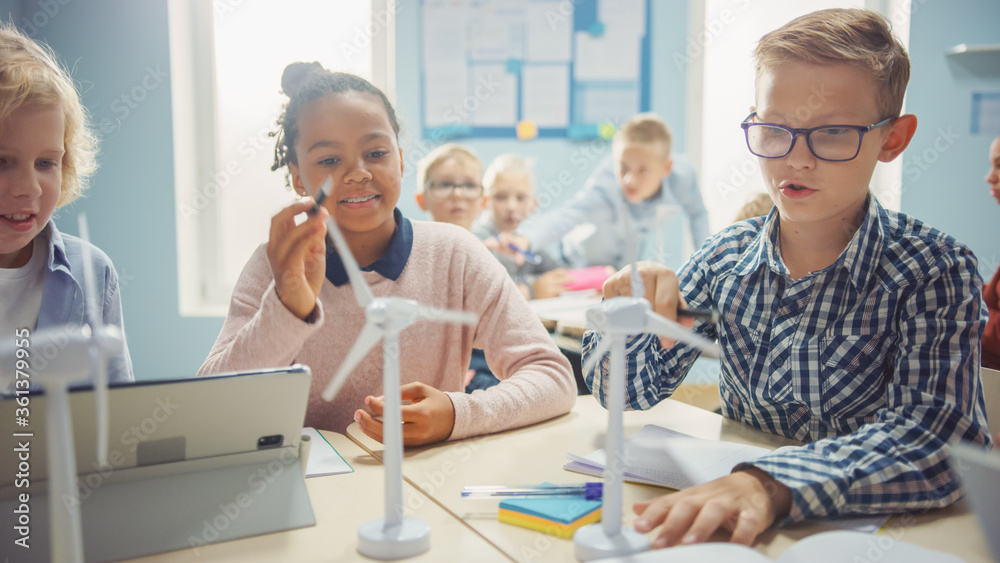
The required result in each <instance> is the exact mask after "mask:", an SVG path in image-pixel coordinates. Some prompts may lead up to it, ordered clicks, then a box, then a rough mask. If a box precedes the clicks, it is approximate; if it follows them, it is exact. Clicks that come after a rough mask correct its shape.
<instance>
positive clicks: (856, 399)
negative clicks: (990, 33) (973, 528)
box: [584, 10, 992, 547]
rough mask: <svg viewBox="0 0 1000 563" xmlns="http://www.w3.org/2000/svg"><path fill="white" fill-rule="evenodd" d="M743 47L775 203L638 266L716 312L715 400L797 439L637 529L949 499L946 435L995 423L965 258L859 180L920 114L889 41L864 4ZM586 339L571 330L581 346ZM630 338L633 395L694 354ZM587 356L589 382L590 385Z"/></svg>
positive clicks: (635, 401)
mask: <svg viewBox="0 0 1000 563" xmlns="http://www.w3.org/2000/svg"><path fill="white" fill-rule="evenodd" d="M754 58H755V61H756V80H755V86H756V88H755V90H756V93H755V98H756V107H755V108H754V112H753V113H751V114H750V115H749V116H748V117H747V119H746V120H744V122H743V124H742V127H743V129H744V131H745V135H746V139H747V146H748V148H749V150H750V152H751V153H752V154H754V155H756V156H757V157H758V158H759V159H760V164H761V173H762V175H763V177H764V183H765V185H766V187H767V190H768V193H769V194H770V195H771V197H772V198H773V200H774V203H775V206H776V208H775V209H773V210H771V212H770V213H769V214H768V216H767V217H758V218H754V219H749V220H747V221H743V222H740V223H737V224H735V225H732V226H730V227H729V228H727V229H726V230H724V231H722V232H721V233H719V234H717V235H716V236H715V237H714V238H713V239H712V240H711V241H709V242H708V243H707V244H706V245H705V246H704V247H703V248H702V249H701V250H700V251H698V252H697V253H695V254H694V256H692V257H691V259H690V260H689V261H688V263H687V264H685V265H684V267H683V268H681V270H680V272H679V274H676V275H675V274H674V272H672V271H670V270H668V269H667V268H665V267H663V266H662V265H659V264H653V263H643V264H640V265H639V268H640V271H641V272H642V274H643V278H644V280H645V282H646V285H645V289H646V295H645V297H646V298H647V299H648V300H649V301H650V302H651V303H652V304H653V308H654V310H655V311H656V312H658V313H659V314H661V315H664V316H665V317H667V318H670V319H676V318H677V311H678V308H679V307H684V306H692V307H700V308H709V309H714V310H716V311H719V313H720V314H721V315H722V318H721V320H720V321H719V322H718V324H708V323H701V324H698V325H695V326H694V329H695V330H696V331H697V332H698V333H700V334H702V335H704V336H706V337H708V338H710V339H716V338H717V339H718V340H719V344H720V345H721V347H722V349H723V355H722V363H721V367H722V370H721V379H720V393H721V398H722V410H723V414H724V415H725V416H727V417H729V418H731V419H734V420H737V421H740V422H743V423H746V424H749V425H751V426H754V427H756V428H759V429H761V430H765V431H768V432H773V433H775V434H780V435H782V436H786V437H788V438H792V439H795V440H798V441H801V442H804V443H805V445H803V446H800V447H795V448H781V449H780V450H778V451H775V452H773V453H770V454H768V455H765V456H763V457H761V458H759V459H757V460H755V461H753V462H750V463H744V464H740V465H738V466H736V467H735V468H734V469H733V472H732V473H731V474H730V475H727V476H726V477H722V478H720V479H716V480H715V481H712V482H710V483H706V484H703V485H698V486H695V487H691V488H688V489H685V490H682V491H679V492H676V493H673V494H668V495H664V496H661V497H659V498H656V499H653V500H651V501H649V502H641V503H637V504H635V505H634V506H633V510H634V511H635V512H636V514H638V515H639V518H638V519H637V520H636V521H635V527H636V530H638V531H640V532H648V531H651V530H653V529H654V528H656V527H658V526H661V525H662V527H661V528H660V531H659V534H658V537H657V538H656V540H655V541H654V546H656V547H666V546H669V545H676V544H680V543H685V544H687V543H697V542H703V541H705V540H706V539H708V538H709V536H711V534H712V533H713V532H714V531H716V529H718V528H726V529H729V530H731V531H732V536H731V538H730V539H731V541H733V542H738V543H745V544H750V543H752V542H753V540H754V539H755V538H756V537H757V536H758V535H759V534H760V533H761V532H763V531H764V530H766V529H767V528H768V527H769V526H771V525H772V524H774V523H779V524H789V523H793V522H798V521H801V520H804V519H807V518H824V517H833V516H841V515H847V514H888V513H895V512H901V511H913V510H922V509H929V508H934V507H941V506H946V505H948V504H951V503H953V502H954V501H956V500H957V499H958V498H960V497H961V495H962V489H961V487H960V485H959V480H958V476H957V475H956V473H955V471H954V470H953V469H952V468H951V466H950V464H949V461H948V457H949V451H948V447H947V443H948V442H949V441H951V440H962V441H966V442H969V443H972V444H975V445H978V446H982V447H988V446H989V445H990V443H991V441H992V440H991V438H990V435H989V431H988V430H987V426H986V416H985V409H984V400H983V393H982V382H981V379H980V374H979V370H980V339H981V338H982V334H983V327H984V325H985V318H986V315H985V311H984V310H983V309H982V279H981V278H980V276H979V273H978V264H977V261H976V258H975V256H973V254H972V252H971V251H970V250H969V249H968V248H967V247H965V246H964V245H962V244H961V243H959V242H958V241H956V240H955V239H953V238H952V237H949V236H947V235H946V234H944V233H942V232H940V231H938V230H936V229H933V228H931V227H930V226H928V225H926V224H924V223H922V222H920V221H918V220H916V219H914V218H912V217H908V216H906V215H904V214H902V213H897V212H894V211H889V210H887V209H885V208H883V207H882V206H881V205H880V204H879V202H878V201H877V200H876V199H875V197H874V196H873V195H872V193H871V191H870V190H869V187H868V185H869V182H870V181H871V177H872V173H873V172H874V169H875V164H876V163H877V162H879V161H882V162H890V161H892V160H893V159H895V158H896V157H897V156H899V154H900V153H902V151H903V149H904V148H906V146H907V144H908V143H909V142H910V139H911V138H912V137H913V134H914V132H915V131H916V126H917V119H916V117H915V116H913V115H900V113H899V112H900V110H901V108H902V103H903V95H904V92H905V90H906V83H907V81H908V79H909V72H910V64H909V58H908V57H907V55H906V51H905V50H904V49H903V46H902V45H901V44H900V43H899V42H898V41H897V40H896V39H895V38H894V37H892V34H891V33H890V30H889V26H888V23H887V22H886V21H885V19H884V18H882V17H881V16H879V15H878V14H876V13H874V12H871V11H867V10H823V11H819V12H814V13H812V14H808V15H806V16H803V17H801V18H798V19H795V20H793V21H791V22H789V23H788V24H786V25H785V26H783V27H781V28H780V29H778V30H776V31H773V32H771V33H768V34H767V35H765V36H764V37H763V38H762V39H761V40H760V42H759V44H758V45H757V48H756V50H755V52H754ZM816 92H822V93H823V99H822V100H819V103H817V97H816ZM629 294H630V290H629V280H628V271H627V270H623V271H622V272H619V273H618V274H615V276H613V277H612V278H611V279H609V280H608V282H607V283H606V284H605V285H604V296H605V297H606V298H610V297H615V296H618V295H629ZM597 340H598V336H597V335H596V334H594V333H587V334H586V335H585V337H584V356H586V355H587V354H588V353H589V351H590V350H592V349H593V346H594V345H595V344H596V342H597ZM627 349H628V361H627V364H626V365H627V368H626V380H627V391H626V396H627V397H629V398H630V400H629V404H628V406H629V407H630V408H633V409H647V408H650V407H652V406H653V405H655V404H656V403H657V402H659V401H661V400H662V399H664V398H666V397H668V396H670V394H671V393H672V392H673V391H674V390H675V389H676V388H677V386H678V385H679V384H680V383H681V381H682V380H683V379H684V376H685V375H686V374H687V371H688V370H689V369H690V367H691V365H692V363H693V362H694V360H695V359H696V358H697V357H698V355H699V352H698V350H696V349H694V348H691V347H689V346H686V345H683V344H676V345H675V343H673V342H670V341H668V340H665V339H660V338H656V337H654V336H651V335H640V336H637V337H634V338H632V339H631V340H630V342H629V343H628V348H627ZM600 370H601V375H600V376H597V377H595V376H594V375H590V377H589V378H588V383H589V384H590V385H591V388H592V390H593V392H594V394H595V395H596V396H597V397H599V398H600V399H601V400H602V401H604V400H606V379H605V378H606V370H605V368H604V366H603V365H602V366H601V368H600Z"/></svg>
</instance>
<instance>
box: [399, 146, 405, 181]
mask: <svg viewBox="0 0 1000 563" xmlns="http://www.w3.org/2000/svg"><path fill="white" fill-rule="evenodd" d="M403 172H404V167H403V149H399V177H400V178H402V177H403Z"/></svg>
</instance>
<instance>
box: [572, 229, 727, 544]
mask: <svg viewBox="0 0 1000 563" xmlns="http://www.w3.org/2000/svg"><path fill="white" fill-rule="evenodd" d="M623 217H624V221H625V232H626V235H627V236H630V234H631V233H630V231H629V224H628V210H625V211H624V216H623ZM626 248H631V246H630V245H628V244H626ZM635 254H636V257H637V258H638V249H636V250H635ZM631 285H632V297H624V296H621V297H613V298H611V299H605V300H603V301H602V302H601V303H599V304H597V305H595V306H593V307H591V308H590V309H588V310H587V326H588V327H590V328H592V329H593V330H594V331H595V332H597V333H599V334H600V335H601V341H600V343H599V344H598V345H597V347H596V348H595V349H594V350H592V351H591V353H590V357H588V358H587V361H586V362H585V363H584V365H583V373H584V374H588V373H590V372H591V371H593V370H594V368H595V367H597V362H598V361H600V360H601V359H602V358H603V357H604V355H605V354H607V353H608V351H609V350H610V352H611V364H610V371H611V374H610V377H609V379H608V382H607V385H606V387H605V388H606V389H608V391H607V393H608V397H607V409H608V430H607V435H606V437H605V446H604V451H605V456H606V459H605V463H604V501H603V506H602V508H601V522H600V523H599V524H589V525H587V526H584V527H582V528H580V529H579V530H577V531H576V533H575V534H574V535H573V543H574V544H575V554H576V558H577V559H579V560H580V561H590V560H593V559H599V558H603V557H612V556H622V555H628V554H630V553H638V552H640V551H645V550H646V549H647V548H648V547H649V542H648V541H647V540H646V536H645V535H644V534H640V533H639V532H637V531H635V530H634V529H631V528H623V527H622V504H623V500H622V481H623V480H624V475H623V472H624V470H625V459H624V442H625V436H624V425H623V423H622V413H623V411H624V410H625V343H626V340H627V339H628V337H629V336H634V335H637V334H642V333H653V334H656V335H659V336H665V337H667V338H672V339H674V340H678V341H682V342H686V343H688V344H690V345H692V346H696V347H698V348H700V349H702V350H703V351H705V352H706V353H707V354H708V355H714V356H715V357H718V354H719V347H718V345H716V344H715V343H714V342H712V341H710V340H708V339H707V338H705V337H703V336H701V335H699V334H695V333H694V332H692V331H689V330H688V329H686V328H684V327H683V326H681V325H679V324H677V323H675V322H673V321H671V320H669V319H667V318H664V317H662V316H660V315H658V314H656V313H654V312H653V308H652V306H651V305H650V303H649V301H647V300H646V299H645V293H646V292H645V289H644V287H643V283H642V276H641V275H640V274H639V271H638V269H637V268H636V264H635V263H634V262H633V264H632V271H631Z"/></svg>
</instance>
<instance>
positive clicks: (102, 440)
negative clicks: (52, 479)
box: [77, 212, 108, 467]
mask: <svg viewBox="0 0 1000 563" xmlns="http://www.w3.org/2000/svg"><path fill="white" fill-rule="evenodd" d="M77 221H78V223H79V226H80V240H81V241H82V242H83V244H81V245H80V253H81V255H82V259H83V295H84V311H85V313H84V318H85V319H86V323H87V325H88V326H89V327H90V342H89V343H88V345H87V348H88V350H89V353H88V354H87V358H88V360H89V363H90V365H89V366H88V367H89V371H90V374H91V378H92V381H93V385H94V408H95V409H96V412H95V415H96V417H97V429H96V430H97V463H98V464H100V465H101V466H102V467H103V466H105V465H107V464H108V371H107V366H106V364H105V361H104V351H103V350H102V348H101V342H100V339H101V338H103V336H104V334H103V332H102V331H103V327H102V326H101V324H102V323H101V316H100V315H99V314H98V305H97V304H98V298H97V279H96V277H95V276H94V263H93V261H92V259H91V251H90V228H89V226H88V224H87V214H86V213H84V212H81V213H80V215H79V216H78V217H77Z"/></svg>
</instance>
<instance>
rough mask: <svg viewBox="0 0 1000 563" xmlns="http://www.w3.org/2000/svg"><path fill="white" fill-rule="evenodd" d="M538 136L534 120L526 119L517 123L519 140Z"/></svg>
mask: <svg viewBox="0 0 1000 563" xmlns="http://www.w3.org/2000/svg"><path fill="white" fill-rule="evenodd" d="M537 136H538V126H537V125H535V122H534V121H531V120H530V119H526V120H524V121H521V122H518V124H517V138H518V139H519V140H521V141H528V140H531V139H534V138H535V137H537Z"/></svg>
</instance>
